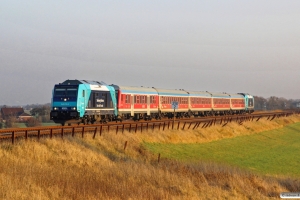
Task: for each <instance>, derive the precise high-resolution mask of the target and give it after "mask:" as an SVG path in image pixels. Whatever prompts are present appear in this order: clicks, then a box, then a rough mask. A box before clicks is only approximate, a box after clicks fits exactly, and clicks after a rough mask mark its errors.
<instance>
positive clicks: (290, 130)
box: [144, 123, 300, 177]
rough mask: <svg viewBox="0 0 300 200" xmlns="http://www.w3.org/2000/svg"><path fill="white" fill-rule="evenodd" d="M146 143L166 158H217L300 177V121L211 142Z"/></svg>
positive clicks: (252, 168)
mask: <svg viewBox="0 0 300 200" xmlns="http://www.w3.org/2000/svg"><path fill="white" fill-rule="evenodd" d="M144 146H145V147H146V148H147V149H149V150H151V151H152V152H154V153H157V154H158V153H160V154H161V156H162V157H165V158H171V159H178V160H183V161H199V160H204V161H214V162H217V163H226V164H229V165H233V166H239V167H242V168H247V169H251V170H254V171H256V172H259V173H263V174H272V175H290V176H297V177H300V170H299V166H300V154H299V152H300V123H296V124H291V125H289V126H286V127H284V128H281V129H276V130H272V131H266V132H262V133H258V134H253V135H245V136H239V137H235V138H227V139H222V140H218V141H213V142H209V143H202V144H197V143H190V144H182V143H179V144H165V143H164V144H162V143H144Z"/></svg>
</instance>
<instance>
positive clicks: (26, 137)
mask: <svg viewBox="0 0 300 200" xmlns="http://www.w3.org/2000/svg"><path fill="white" fill-rule="evenodd" d="M27 139H28V132H27V130H26V131H25V140H27Z"/></svg>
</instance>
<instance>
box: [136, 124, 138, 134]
mask: <svg viewBox="0 0 300 200" xmlns="http://www.w3.org/2000/svg"><path fill="white" fill-rule="evenodd" d="M137 127H138V124H137V123H136V124H135V133H136V131H137Z"/></svg>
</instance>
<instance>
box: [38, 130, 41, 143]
mask: <svg viewBox="0 0 300 200" xmlns="http://www.w3.org/2000/svg"><path fill="white" fill-rule="evenodd" d="M40 136H41V130H38V141H40Z"/></svg>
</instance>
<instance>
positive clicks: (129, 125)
mask: <svg viewBox="0 0 300 200" xmlns="http://www.w3.org/2000/svg"><path fill="white" fill-rule="evenodd" d="M130 131H131V124H129V133H130Z"/></svg>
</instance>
